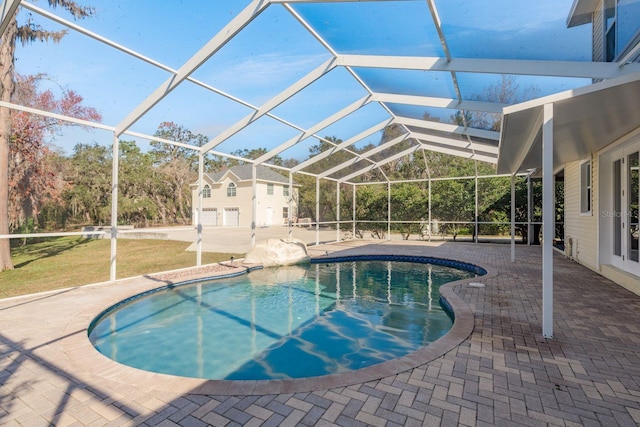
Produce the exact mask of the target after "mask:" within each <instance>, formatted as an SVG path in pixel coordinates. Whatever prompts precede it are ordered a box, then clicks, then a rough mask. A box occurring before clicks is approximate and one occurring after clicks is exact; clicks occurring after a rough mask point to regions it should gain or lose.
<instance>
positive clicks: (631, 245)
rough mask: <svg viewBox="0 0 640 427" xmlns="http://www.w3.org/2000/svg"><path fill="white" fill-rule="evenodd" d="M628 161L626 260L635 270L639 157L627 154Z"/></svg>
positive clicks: (639, 185)
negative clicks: (633, 265) (632, 264)
mask: <svg viewBox="0 0 640 427" xmlns="http://www.w3.org/2000/svg"><path fill="white" fill-rule="evenodd" d="M627 160H628V172H627V181H628V186H627V188H628V193H627V194H628V197H627V203H626V206H625V207H626V208H627V214H626V216H627V218H628V233H627V239H628V240H627V259H628V261H630V262H631V263H635V267H636V268H637V264H638V261H639V259H638V237H639V233H640V227H639V225H640V224H639V222H640V221H639V220H638V202H639V201H640V165H639V155H638V152H637V151H636V152H635V153H632V154H629V156H628V157H627Z"/></svg>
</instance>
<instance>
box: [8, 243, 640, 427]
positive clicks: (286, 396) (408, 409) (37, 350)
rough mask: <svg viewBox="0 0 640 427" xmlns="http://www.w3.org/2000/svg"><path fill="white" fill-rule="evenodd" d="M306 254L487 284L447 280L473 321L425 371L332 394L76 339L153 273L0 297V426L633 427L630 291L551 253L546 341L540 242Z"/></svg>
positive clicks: (638, 340)
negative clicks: (372, 261)
mask: <svg viewBox="0 0 640 427" xmlns="http://www.w3.org/2000/svg"><path fill="white" fill-rule="evenodd" d="M310 252H311V254H312V255H315V256H322V255H324V254H325V253H327V252H329V253H333V252H343V253H345V254H347V253H348V254H356V253H393V254H401V253H402V254H411V255H413V254H420V255H428V256H439V257H444V258H455V259H459V260H463V261H468V262H472V263H475V264H478V265H481V266H483V267H485V268H487V269H488V270H489V272H490V274H489V275H488V276H485V277H482V278H480V279H475V281H478V280H479V281H482V282H483V283H485V284H486V287H484V288H477V287H470V286H468V283H467V282H469V281H465V282H460V283H457V284H455V285H453V286H452V290H453V292H454V293H455V295H457V296H458V297H460V298H461V300H460V301H458V302H457V303H456V304H455V306H456V313H460V314H461V316H460V318H461V321H462V323H464V321H465V318H466V317H465V315H464V313H469V314H470V313H473V317H470V316H469V317H468V319H472V320H473V324H472V325H471V324H470V325H469V327H468V332H467V333H465V334H464V336H462V337H459V339H458V338H456V337H454V338H452V337H448V338H447V337H445V338H444V339H445V340H449V341H450V342H454V341H455V340H458V341H461V342H460V343H459V344H458V345H454V346H453V347H452V348H451V349H450V350H448V351H446V352H445V353H444V354H441V355H436V356H435V358H433V360H430V361H427V362H425V363H420V361H419V359H413V360H408V361H405V362H403V363H407V364H408V365H407V366H409V365H411V364H414V365H415V363H418V365H416V366H415V367H411V368H408V369H407V368H405V369H402V370H400V371H397V372H394V373H389V372H388V371H387V368H385V367H381V368H380V371H379V373H378V375H377V376H378V377H377V378H375V379H373V378H369V379H367V380H366V381H361V380H358V377H357V375H356V376H354V377H353V378H354V379H355V380H356V381H359V382H353V381H351V384H350V385H340V386H332V385H331V384H332V383H331V381H328V382H326V381H325V382H323V381H324V380H323V379H322V378H319V379H310V380H305V383H303V384H302V386H300V383H295V382H294V383H288V384H287V383H278V384H276V383H274V384H272V385H273V387H272V388H270V387H269V384H268V383H262V382H245V383H244V384H240V385H236V386H235V387H231V388H227V389H226V391H225V389H224V388H221V387H220V385H221V384H222V385H224V383H217V382H206V381H202V380H194V379H182V378H176V377H169V376H164V375H159V374H152V373H146V372H142V371H138V370H136V369H133V368H128V367H125V366H122V365H119V364H117V363H116V362H113V361H110V360H109V359H106V358H105V357H103V356H102V355H100V354H98V353H97V352H96V351H95V350H93V348H92V347H91V346H90V344H89V343H88V339H87V337H86V328H87V326H88V323H89V322H90V321H91V319H92V318H93V316H95V315H96V314H97V313H99V311H100V310H101V309H102V308H104V307H106V306H108V305H109V304H111V303H112V302H114V301H118V300H119V299H122V298H123V297H125V296H128V295H131V294H134V293H136V292H139V291H141V290H144V289H148V288H150V287H155V286H158V285H162V284H163V282H162V281H159V280H157V279H155V280H153V279H151V278H142V279H137V280H127V281H122V282H118V283H117V284H104V285H96V286H85V287H81V288H75V289H70V290H64V291H59V292H54V293H49V294H45V295H34V296H28V297H23V298H14V299H8V300H2V301H0V325H2V326H1V329H0V366H1V367H2V370H1V371H0V424H3V425H5V424H6V425H26V426H31V425H33V426H42V425H56V426H68V425H96V426H103V425H113V426H120V425H149V426H158V425H161V426H172V425H184V426H201V425H220V426H233V425H255V426H258V425H264V426H276V425H283V426H286V425H290V426H294V425H342V426H359V425H362V426H364V425H372V426H395V425H409V426H410V425H451V426H454V425H468V426H474V425H478V426H483V425H484V426H489V425H509V426H513V425H530V426H541V425H560V426H578V425H587V426H589V425H593V426H596V425H602V426H614V425H621V426H635V425H639V424H640V322H638V319H639V317H640V297H639V296H637V295H635V294H632V293H630V292H628V291H627V290H625V289H624V288H622V287H620V286H617V285H615V284H614V283H612V282H610V281H608V280H606V279H604V278H603V277H601V276H599V275H597V274H595V273H593V272H591V271H589V270H588V269H586V268H584V267H582V266H580V265H578V264H576V263H574V262H573V261H571V260H568V259H565V258H564V257H563V256H561V255H560V254H556V256H555V258H554V263H555V265H554V268H555V276H554V277H555V301H554V304H555V308H554V316H555V318H554V334H555V336H554V339H552V340H547V339H545V338H544V337H542V335H541V312H540V302H541V294H542V290H541V288H542V285H541V251H540V248H539V247H526V246H518V247H517V262H516V263H511V262H510V248H509V246H508V245H492V244H480V245H476V244H471V243H440V244H429V243H426V242H396V241H394V242H380V243H372V242H342V243H337V244H332V245H322V246H319V247H312V248H310ZM462 329H464V328H462ZM459 332H460V331H459ZM459 332H458V333H459ZM463 332H464V331H463ZM469 333H470V334H469ZM452 340H453V341H452ZM438 344H441V343H440V342H439V343H438ZM441 348H446V345H443V346H442V345H441ZM416 361H417V362H416ZM401 367H402V364H395V365H392V368H393V369H398V368H401ZM368 375H372V376H373V377H376V373H375V372H369V373H368ZM345 381H347V382H349V381H348V378H347V379H346V380H345ZM327 384H328V385H329V386H327ZM287 387H289V388H290V391H289V390H286V388H287ZM301 389H302V390H304V391H300V390H301ZM305 389H306V390H305ZM207 393H211V394H207Z"/></svg>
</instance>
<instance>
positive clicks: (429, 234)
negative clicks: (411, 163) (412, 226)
mask: <svg viewBox="0 0 640 427" xmlns="http://www.w3.org/2000/svg"><path fill="white" fill-rule="evenodd" d="M429 175H431V174H429ZM427 183H428V184H429V218H428V222H429V230H428V231H429V232H428V233H427V236H428V240H429V242H430V241H431V230H432V228H431V176H429V181H427Z"/></svg>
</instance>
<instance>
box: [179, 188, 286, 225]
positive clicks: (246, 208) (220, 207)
mask: <svg viewBox="0 0 640 427" xmlns="http://www.w3.org/2000/svg"><path fill="white" fill-rule="evenodd" d="M231 182H234V183H235V184H236V195H235V197H227V187H228V186H229V183H231ZM207 184H209V186H210V187H211V197H210V198H203V199H202V208H203V209H207V208H214V209H217V215H218V225H228V224H225V223H224V209H225V208H237V209H239V211H240V212H239V225H240V226H245V227H249V226H251V219H252V210H253V206H252V198H253V190H252V188H251V182H250V181H240V182H238V181H237V180H234V179H233V178H231V177H229V176H227V177H225V178H224V179H223V181H222V182H219V183H215V184H212V183H210V182H207ZM285 185H286V184H281V183H273V187H274V191H273V195H269V194H267V193H268V190H267V182H264V181H257V182H256V196H257V208H256V225H257V226H258V227H263V226H266V225H268V224H267V222H268V218H267V208H269V207H270V208H271V211H272V225H274V226H278V225H285V224H286V220H285V219H284V218H283V208H285V207H289V197H288V196H284V193H283V191H284V190H283V189H284V187H285ZM286 186H288V185H286ZM191 194H192V200H193V215H192V218H193V225H197V223H198V215H197V209H198V187H197V185H194V186H193V187H192V192H191ZM293 196H294V197H293V203H292V207H291V209H292V212H293V215H294V217H295V213H296V212H297V207H296V201H297V189H296V188H295V187H294V189H293Z"/></svg>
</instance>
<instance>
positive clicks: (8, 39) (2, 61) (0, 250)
mask: <svg viewBox="0 0 640 427" xmlns="http://www.w3.org/2000/svg"><path fill="white" fill-rule="evenodd" d="M48 3H49V5H50V6H51V7H57V6H60V7H62V8H63V9H65V10H66V11H67V12H69V13H70V14H71V15H72V16H73V17H74V18H75V19H82V18H86V17H89V16H91V15H93V13H94V9H93V8H91V7H85V6H80V5H79V4H77V3H76V2H75V1H73V0H48ZM65 34H66V30H62V31H47V30H45V29H43V28H41V27H40V26H38V25H36V24H34V23H33V21H32V20H31V19H28V20H27V22H26V23H24V24H22V25H18V21H17V18H16V15H15V14H14V16H13V17H11V18H9V23H8V25H7V28H6V29H5V31H4V33H3V34H2V35H1V36H0V101H3V102H11V98H12V96H13V93H14V89H15V80H14V78H15V76H14V72H15V49H16V42H17V41H18V40H19V41H20V42H22V44H23V45H25V44H27V43H32V42H34V41H49V40H51V41H53V42H59V41H60V40H61V39H62V38H63V37H64V35H65ZM11 114H12V113H11V111H10V110H9V109H8V108H5V107H0V234H9V211H8V206H9V203H8V200H9V156H10V145H11ZM12 268H13V264H12V262H11V249H10V245H9V240H8V239H0V271H3V270H7V269H12Z"/></svg>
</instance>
